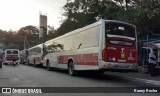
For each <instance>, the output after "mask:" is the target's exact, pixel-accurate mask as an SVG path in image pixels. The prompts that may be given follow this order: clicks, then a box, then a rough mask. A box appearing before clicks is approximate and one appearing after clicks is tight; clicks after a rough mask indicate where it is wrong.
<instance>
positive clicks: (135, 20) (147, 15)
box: [0, 0, 160, 49]
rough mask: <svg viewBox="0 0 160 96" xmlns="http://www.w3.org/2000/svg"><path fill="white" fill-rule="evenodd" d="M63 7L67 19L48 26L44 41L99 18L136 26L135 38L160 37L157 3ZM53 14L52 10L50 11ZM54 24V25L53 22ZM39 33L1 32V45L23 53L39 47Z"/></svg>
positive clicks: (89, 1)
mask: <svg viewBox="0 0 160 96" xmlns="http://www.w3.org/2000/svg"><path fill="white" fill-rule="evenodd" d="M67 1H68V2H67V3H66V4H65V5H64V7H63V9H64V13H63V14H62V15H63V16H65V17H66V18H65V19H64V20H63V22H62V24H61V26H60V27H59V28H58V29H56V30H55V29H54V27H51V26H48V28H49V29H48V35H47V36H46V40H49V39H53V38H55V37H57V36H60V35H63V34H65V33H67V32H70V31H72V30H75V29H77V28H81V27H83V26H86V25H89V24H91V23H93V22H96V21H98V20H99V19H101V18H104V19H110V20H119V21H124V22H128V23H132V24H134V25H136V26H137V31H138V36H139V37H142V36H145V35H146V34H159V29H160V28H159V27H160V0H74V1H73V0H67ZM53 10H54V9H53ZM53 22H54V21H53ZM38 33H39V30H38V29H37V28H36V27H35V26H30V25H29V26H25V27H22V28H20V29H19V30H18V31H17V32H14V31H12V30H10V31H3V30H0V34H1V35H0V43H4V45H5V47H7V48H11V47H13V48H19V49H23V48H24V47H23V45H24V40H25V43H26V48H29V47H31V46H34V45H36V44H39V43H40V42H39V37H38Z"/></svg>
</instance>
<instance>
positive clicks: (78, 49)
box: [43, 19, 137, 75]
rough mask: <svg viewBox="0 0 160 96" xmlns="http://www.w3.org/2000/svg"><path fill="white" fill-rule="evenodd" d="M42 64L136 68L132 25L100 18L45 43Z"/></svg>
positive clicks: (77, 68)
mask: <svg viewBox="0 0 160 96" xmlns="http://www.w3.org/2000/svg"><path fill="white" fill-rule="evenodd" d="M45 52H46V55H45V56H44V58H43V66H45V67H47V69H48V70H50V68H51V67H56V68H63V69H68V71H69V74H70V75H75V73H76V72H77V71H82V70H97V71H98V70H100V71H102V72H104V71H106V70H110V71H124V72H126V71H127V72H130V71H136V70H137V36H136V27H135V26H134V25H132V24H129V23H125V22H120V21H114V20H103V19H101V20H100V21H98V22H96V23H93V24H91V25H88V26H86V27H83V28H80V29H77V30H74V31H72V32H69V33H66V34H64V35H62V36H60V37H57V38H55V39H52V40H49V41H46V42H45Z"/></svg>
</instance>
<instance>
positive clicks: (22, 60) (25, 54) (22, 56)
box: [20, 49, 28, 64]
mask: <svg viewBox="0 0 160 96" xmlns="http://www.w3.org/2000/svg"><path fill="white" fill-rule="evenodd" d="M27 57H28V50H27V49H24V50H21V51H20V63H21V64H26V63H27Z"/></svg>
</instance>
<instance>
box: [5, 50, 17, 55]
mask: <svg viewBox="0 0 160 96" xmlns="http://www.w3.org/2000/svg"><path fill="white" fill-rule="evenodd" d="M7 54H18V51H16V50H8V51H7Z"/></svg>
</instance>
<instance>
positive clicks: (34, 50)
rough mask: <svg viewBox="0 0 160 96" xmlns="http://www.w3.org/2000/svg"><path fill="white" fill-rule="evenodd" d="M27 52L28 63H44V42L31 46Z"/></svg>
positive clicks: (35, 64)
mask: <svg viewBox="0 0 160 96" xmlns="http://www.w3.org/2000/svg"><path fill="white" fill-rule="evenodd" d="M27 51H28V53H27V64H28V65H30V64H31V65H34V67H36V66H37V65H42V63H43V44H39V45H36V46H33V47H31V48H29V49H28V50H27Z"/></svg>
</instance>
